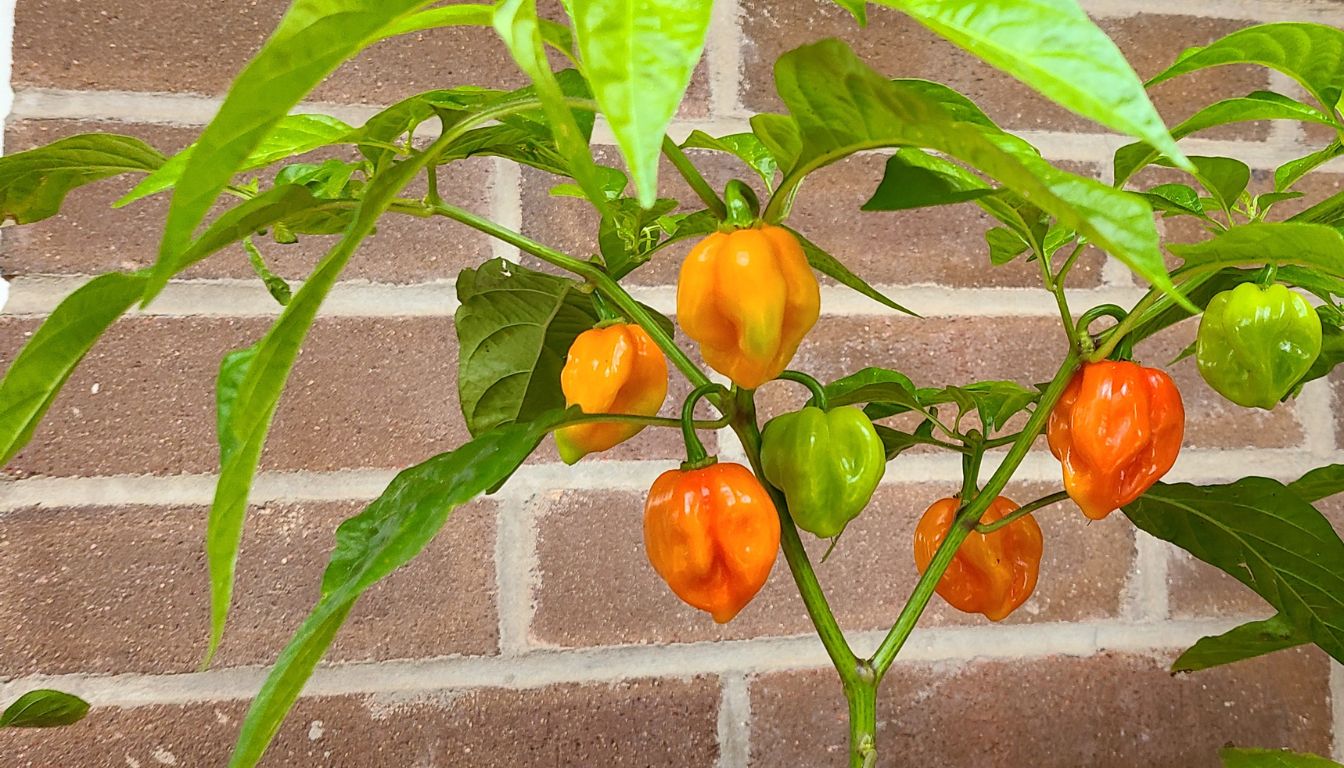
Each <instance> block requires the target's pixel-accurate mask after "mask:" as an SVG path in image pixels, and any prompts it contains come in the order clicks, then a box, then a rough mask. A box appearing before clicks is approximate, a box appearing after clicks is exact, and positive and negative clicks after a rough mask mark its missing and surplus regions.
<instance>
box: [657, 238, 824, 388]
mask: <svg viewBox="0 0 1344 768" xmlns="http://www.w3.org/2000/svg"><path fill="white" fill-rule="evenodd" d="M820 308H821V289H820V287H819V286H818V285H817V278H816V277H815V276H814V275H813V274H812V268H811V267H809V266H808V263H807V256H806V255H805V254H804V253H803V248H802V246H801V245H800V244H799V243H798V238H796V237H794V236H793V233H791V232H789V231H788V230H787V229H784V228H783V227H777V226H773V225H770V224H757V225H755V226H752V227H748V228H745V229H737V230H733V231H731V232H715V233H714V234H712V235H710V236H709V237H706V238H705V239H704V240H701V241H700V243H699V244H697V245H696V246H695V248H694V249H692V250H691V253H690V254H689V255H688V256H687V257H686V261H685V262H683V263H682V265H681V275H680V277H679V279H678V281H677V322H679V323H680V324H681V327H682V330H684V331H685V332H686V335H687V336H689V337H691V338H692V339H694V340H695V341H696V342H698V343H699V344H700V354H701V355H702V356H703V357H704V358H705V362H706V363H708V364H709V366H710V367H711V368H713V369H714V370H716V371H718V372H719V373H722V374H723V375H725V376H727V377H728V378H729V379H732V381H733V383H734V384H736V385H737V386H739V387H741V388H743V389H755V388H756V387H759V386H760V385H762V384H764V383H765V382H767V381H770V380H771V379H774V378H775V377H776V376H778V375H779V374H780V373H781V372H783V370H784V369H785V368H786V367H788V365H789V361H791V360H792V359H793V355H794V353H795V352H797V351H798V345H799V344H800V343H801V342H802V340H803V337H804V336H806V335H807V332H808V331H810V330H811V329H812V326H813V325H815V324H816V322H817V318H818V316H819V315H820V311H821V309H820Z"/></svg>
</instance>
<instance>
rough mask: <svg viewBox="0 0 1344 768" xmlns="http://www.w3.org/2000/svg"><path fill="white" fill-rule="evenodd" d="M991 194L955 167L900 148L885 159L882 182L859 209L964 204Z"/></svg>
mask: <svg viewBox="0 0 1344 768" xmlns="http://www.w3.org/2000/svg"><path fill="white" fill-rule="evenodd" d="M931 161H936V162H931ZM948 166H951V167H952V168H955V169H956V170H955V171H953V170H951V169H949V168H948ZM992 194H994V188H993V187H991V186H989V185H988V184H986V183H985V182H983V181H981V180H980V179H979V178H977V177H976V176H975V175H974V174H972V173H969V172H967V171H965V170H964V169H962V168H960V167H959V166H957V165H955V164H953V163H949V162H947V161H946V160H942V159H940V158H935V157H933V156H932V155H930V154H928V153H927V152H921V151H919V150H910V149H903V150H899V151H897V152H896V154H894V155H892V156H891V157H890V158H888V159H887V168H886V171H885V172H884V173H883V174H882V182H881V183H880V184H878V186H877V191H875V192H873V196H872V197H871V198H869V199H868V202H866V203H864V204H863V210H865V211H904V210H910V209H912V208H925V207H928V206H934V205H948V204H951V203H964V202H968V201H971V200H976V199H979V198H981V197H984V196H986V195H992Z"/></svg>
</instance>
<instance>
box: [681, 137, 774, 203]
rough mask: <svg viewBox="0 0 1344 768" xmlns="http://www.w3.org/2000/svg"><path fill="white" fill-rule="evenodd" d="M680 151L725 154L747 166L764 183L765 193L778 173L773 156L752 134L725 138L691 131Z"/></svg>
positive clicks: (770, 187) (771, 189) (771, 188)
mask: <svg viewBox="0 0 1344 768" xmlns="http://www.w3.org/2000/svg"><path fill="white" fill-rule="evenodd" d="M681 148H682V149H712V150H714V151H716V152H727V153H728V154H730V155H733V156H735V157H737V159H739V160H741V161H742V162H744V163H746V164H747V167H749V168H751V169H752V170H753V171H755V172H756V174H757V175H758V176H760V177H761V181H763V182H765V189H766V191H767V192H770V191H773V190H774V188H775V176H776V174H778V173H779V163H778V162H777V161H776V160H775V156H774V155H773V154H771V152H770V150H769V149H768V148H767V147H766V146H765V142H763V141H761V139H760V137H758V136H757V135H756V134H754V133H731V134H728V135H727V136H710V135H709V134H708V133H705V132H704V131H701V130H695V131H691V135H690V136H687V137H686V141H683V142H682V143H681Z"/></svg>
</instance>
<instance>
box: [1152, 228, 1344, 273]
mask: <svg viewBox="0 0 1344 768" xmlns="http://www.w3.org/2000/svg"><path fill="white" fill-rule="evenodd" d="M1167 249H1168V250H1170V251H1171V252H1172V253H1174V254H1176V255H1177V256H1180V257H1182V258H1183V259H1185V265H1186V266H1187V267H1194V266H1210V265H1225V266H1247V265H1260V264H1265V263H1268V262H1277V263H1279V264H1293V265H1297V266H1303V267H1311V268H1313V269H1318V270H1321V271H1322V272H1324V273H1325V274H1328V275H1334V276H1336V277H1341V276H1344V235H1342V234H1340V232H1339V230H1337V229H1335V228H1334V227H1327V226H1323V225H1321V224H1300V223H1295V222H1293V223H1289V222H1283V223H1274V224H1266V223H1255V224H1245V225H1242V226H1239V227H1233V228H1232V229H1229V230H1228V231H1226V232H1224V233H1222V234H1220V235H1219V236H1217V237H1215V238H1213V239H1211V240H1204V241H1202V242H1198V243H1190V244H1184V245H1180V244H1172V245H1168V246H1167Z"/></svg>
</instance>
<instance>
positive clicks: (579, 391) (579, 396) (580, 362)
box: [555, 323, 667, 464]
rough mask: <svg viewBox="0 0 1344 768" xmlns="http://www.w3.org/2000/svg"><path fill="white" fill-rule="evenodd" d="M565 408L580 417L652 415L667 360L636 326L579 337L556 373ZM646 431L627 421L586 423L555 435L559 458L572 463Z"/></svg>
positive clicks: (659, 402) (662, 392) (663, 390)
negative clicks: (571, 408) (580, 412)
mask: <svg viewBox="0 0 1344 768" xmlns="http://www.w3.org/2000/svg"><path fill="white" fill-rule="evenodd" d="M560 388H561V389H562V390H563V391H564V393H565V403H566V404H567V405H571V406H573V405H577V406H579V407H580V408H582V409H583V412H584V413H628V414H634V415H637V416H653V415H654V414H656V413H658V410H659V409H660V408H662V407H663V401H664V400H666V399H667V358H665V357H663V351H662V350H661V349H659V348H658V345H657V344H655V343H654V342H653V339H651V338H649V334H648V333H647V332H645V330H644V329H643V328H641V327H639V326H638V325H633V324H626V323H617V324H614V325H608V326H606V327H603V328H594V329H592V330H589V331H584V332H583V333H581V334H579V336H578V338H576V339H574V343H573V344H571V345H570V347H569V357H568V359H567V360H566V362H565V367H564V370H562V371H561V372H560ZM642 429H644V425H642V424H631V423H627V422H616V421H612V422H590V423H587V424H575V425H573V426H568V427H564V428H563V429H559V430H556V433H555V445H556V447H557V448H558V449H559V452H560V458H561V459H563V460H564V462H565V463H566V464H573V463H574V462H576V461H578V460H579V459H581V458H583V457H584V456H586V455H588V454H590V453H596V452H598V451H605V450H607V449H608V448H611V447H613V446H616V445H618V444H620V443H622V442H625V441H626V440H629V439H630V438H632V437H634V436H635V435H636V434H638V433H639V431H640V430H642Z"/></svg>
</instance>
